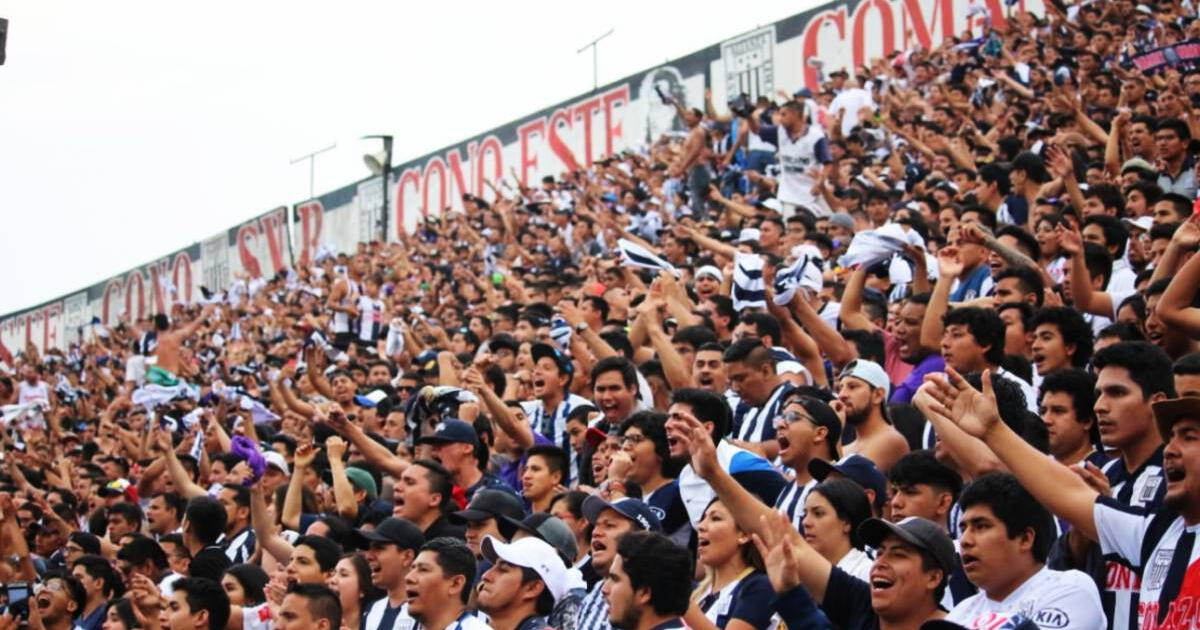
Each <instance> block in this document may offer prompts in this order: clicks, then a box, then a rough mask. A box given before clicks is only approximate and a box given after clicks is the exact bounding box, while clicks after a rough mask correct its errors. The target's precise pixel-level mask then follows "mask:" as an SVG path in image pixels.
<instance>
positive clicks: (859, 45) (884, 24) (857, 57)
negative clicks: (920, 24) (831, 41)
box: [853, 0, 896, 68]
mask: <svg viewBox="0 0 1200 630" xmlns="http://www.w3.org/2000/svg"><path fill="white" fill-rule="evenodd" d="M872 8H875V9H876V10H877V11H878V12H879V20H880V22H881V23H880V24H879V28H871V29H870V33H871V37H875V34H876V33H879V32H880V31H882V32H883V50H882V51H881V52H880V54H881V55H882V56H885V57H886V56H887V55H890V54H891V53H892V52H893V51H895V50H896V21H895V18H894V16H893V15H892V5H890V4H888V3H887V2H886V0H866V1H865V2H863V3H861V4H859V5H858V7H857V8H856V9H855V10H854V41H853V44H854V45H853V51H854V67H855V68H857V67H859V66H862V65H863V64H865V63H866V57H867V33H868V30H867V15H868V14H869V13H870V11H871V9H872Z"/></svg>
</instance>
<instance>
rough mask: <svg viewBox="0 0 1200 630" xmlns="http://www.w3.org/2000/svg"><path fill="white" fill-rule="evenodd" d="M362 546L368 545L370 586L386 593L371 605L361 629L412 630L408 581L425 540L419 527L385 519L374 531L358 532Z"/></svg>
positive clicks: (399, 520) (399, 519)
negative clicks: (406, 584) (409, 572)
mask: <svg viewBox="0 0 1200 630" xmlns="http://www.w3.org/2000/svg"><path fill="white" fill-rule="evenodd" d="M358 538H359V539H360V544H363V543H365V545H364V546H365V547H366V549H367V551H366V554H365V556H366V559H367V564H368V565H370V567H371V583H372V584H374V585H375V586H377V587H379V588H381V589H383V590H385V591H387V596H386V597H380V598H379V600H378V601H376V602H375V603H373V604H371V607H370V608H368V609H367V611H366V615H365V617H364V619H363V623H362V630H411V628H413V626H414V625H416V621H415V620H414V619H413V618H412V616H410V615H409V613H408V590H407V587H406V586H405V582H404V580H405V578H406V577H407V576H408V571H409V569H410V568H411V567H412V563H413V560H414V559H415V558H416V556H417V552H418V551H419V550H420V549H421V547H422V546H423V545H424V544H425V537H424V536H422V535H421V531H420V530H419V529H418V528H417V526H416V525H414V524H412V523H411V522H409V521H406V520H404V519H402V518H395V517H392V518H386V519H384V520H383V521H382V522H381V523H379V525H377V526H376V527H375V529H374V530H359V532H358Z"/></svg>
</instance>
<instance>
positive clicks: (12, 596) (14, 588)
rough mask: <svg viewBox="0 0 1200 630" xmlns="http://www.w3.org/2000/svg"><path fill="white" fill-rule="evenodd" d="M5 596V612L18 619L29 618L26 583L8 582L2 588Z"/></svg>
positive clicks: (28, 592)
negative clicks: (6, 602)
mask: <svg viewBox="0 0 1200 630" xmlns="http://www.w3.org/2000/svg"><path fill="white" fill-rule="evenodd" d="M4 591H5V595H7V596H8V606H7V607H6V610H5V612H6V613H7V614H9V615H12V616H13V617H16V618H18V619H28V618H29V595H30V591H29V583H28V582H9V583H8V584H7V585H6V586H5V587H4Z"/></svg>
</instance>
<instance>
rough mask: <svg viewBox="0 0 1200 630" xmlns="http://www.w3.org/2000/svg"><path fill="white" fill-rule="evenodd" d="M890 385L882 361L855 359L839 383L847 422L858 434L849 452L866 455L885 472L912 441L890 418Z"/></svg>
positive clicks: (847, 367)
mask: <svg viewBox="0 0 1200 630" xmlns="http://www.w3.org/2000/svg"><path fill="white" fill-rule="evenodd" d="M890 385H891V384H890V383H888V378H887V374H886V373H884V371H883V368H882V367H880V365H879V364H878V363H875V362H874V361H867V360H866V359H855V360H853V361H851V362H850V363H847V364H846V367H845V368H843V369H842V379H841V383H840V384H839V386H838V401H839V402H841V403H842V408H843V409H844V410H845V415H846V424H847V425H848V426H849V427H850V428H852V429H853V430H854V434H855V437H854V441H853V442H850V443H849V444H847V445H846V448H845V452H846V454H847V455H849V454H855V453H857V454H859V455H862V456H863V457H866V458H867V459H869V460H871V461H873V462H875V465H876V466H878V467H879V469H880V470H882V471H884V472H887V470H888V469H889V468H891V467H892V464H894V463H895V462H896V460H898V459H900V457H902V456H903V455H904V454H905V453H907V452H908V441H907V440H905V439H904V436H903V435H901V434H900V432H899V431H897V430H896V428H895V427H893V426H892V425H891V423H890V422H888V419H887V411H886V407H885V405H887V398H888V389H889V387H890Z"/></svg>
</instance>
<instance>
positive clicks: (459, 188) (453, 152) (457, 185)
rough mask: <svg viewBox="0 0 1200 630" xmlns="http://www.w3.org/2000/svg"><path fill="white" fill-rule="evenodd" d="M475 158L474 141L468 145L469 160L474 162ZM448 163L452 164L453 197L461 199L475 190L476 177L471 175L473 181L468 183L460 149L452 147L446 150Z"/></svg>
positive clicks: (451, 189) (451, 182) (451, 183)
mask: <svg viewBox="0 0 1200 630" xmlns="http://www.w3.org/2000/svg"><path fill="white" fill-rule="evenodd" d="M474 159H475V143H474V142H472V143H470V144H468V145H467V161H468V162H473V161H474ZM446 163H447V164H449V165H450V185H451V188H450V191H451V193H452V194H451V196H450V198H451V199H461V198H462V196H463V195H466V194H468V193H471V192H472V191H474V190H475V177H473V176H472V177H471V183H470V185H468V184H467V178H466V177H464V176H463V163H462V154H461V153H460V152H459V150H458V149H450V150H449V151H447V152H446ZM468 170H469V171H470V170H471V169H468Z"/></svg>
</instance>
